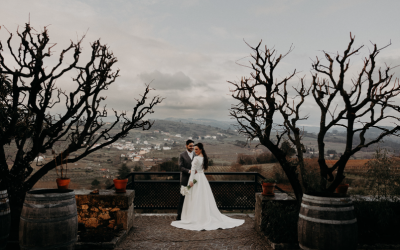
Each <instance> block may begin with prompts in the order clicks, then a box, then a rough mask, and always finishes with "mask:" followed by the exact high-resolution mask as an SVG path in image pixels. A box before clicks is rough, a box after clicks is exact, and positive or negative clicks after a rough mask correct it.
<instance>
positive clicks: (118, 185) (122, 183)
mask: <svg viewBox="0 0 400 250" xmlns="http://www.w3.org/2000/svg"><path fill="white" fill-rule="evenodd" d="M113 182H114V187H115V191H116V192H117V193H126V185H127V184H128V179H123V180H118V179H114V180H113Z"/></svg>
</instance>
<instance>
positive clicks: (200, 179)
mask: <svg viewBox="0 0 400 250" xmlns="http://www.w3.org/2000/svg"><path fill="white" fill-rule="evenodd" d="M179 166H180V168H181V185H182V186H188V185H189V186H190V191H189V192H188V194H186V195H185V196H183V195H182V194H181V196H180V199H179V205H178V216H177V218H176V221H173V222H172V223H171V225H172V226H174V227H178V228H183V229H187V230H197V231H200V230H215V229H227V228H233V227H237V226H240V225H242V224H243V223H244V220H237V219H232V218H230V217H228V216H226V215H223V214H221V213H220V211H219V210H218V207H217V204H216V202H215V199H214V195H213V193H212V191H211V187H210V184H209V183H208V180H207V178H206V176H205V174H204V170H207V168H208V157H207V154H206V151H205V150H204V146H203V144H202V143H197V144H196V145H194V142H193V141H192V140H188V141H186V151H185V152H183V153H182V154H181V155H180V157H179Z"/></svg>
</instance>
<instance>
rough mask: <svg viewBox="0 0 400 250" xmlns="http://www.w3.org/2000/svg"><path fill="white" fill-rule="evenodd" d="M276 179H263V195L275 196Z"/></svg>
mask: <svg viewBox="0 0 400 250" xmlns="http://www.w3.org/2000/svg"><path fill="white" fill-rule="evenodd" d="M275 183H276V181H275V179H274V178H267V179H264V180H262V182H261V184H262V189H263V192H262V195H263V196H274V195H275V193H274V189H275Z"/></svg>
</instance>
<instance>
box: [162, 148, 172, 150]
mask: <svg viewBox="0 0 400 250" xmlns="http://www.w3.org/2000/svg"><path fill="white" fill-rule="evenodd" d="M162 149H163V150H171V148H170V147H163V148H162Z"/></svg>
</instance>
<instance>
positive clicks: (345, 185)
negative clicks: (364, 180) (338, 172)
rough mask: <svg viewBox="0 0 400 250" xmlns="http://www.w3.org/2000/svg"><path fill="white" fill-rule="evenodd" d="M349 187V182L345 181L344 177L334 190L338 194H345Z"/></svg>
mask: <svg viewBox="0 0 400 250" xmlns="http://www.w3.org/2000/svg"><path fill="white" fill-rule="evenodd" d="M348 188H349V184H348V183H347V182H346V178H344V179H343V180H342V182H341V183H340V184H339V186H338V187H337V188H336V190H335V192H336V193H338V194H343V195H346V194H347V189H348Z"/></svg>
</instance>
